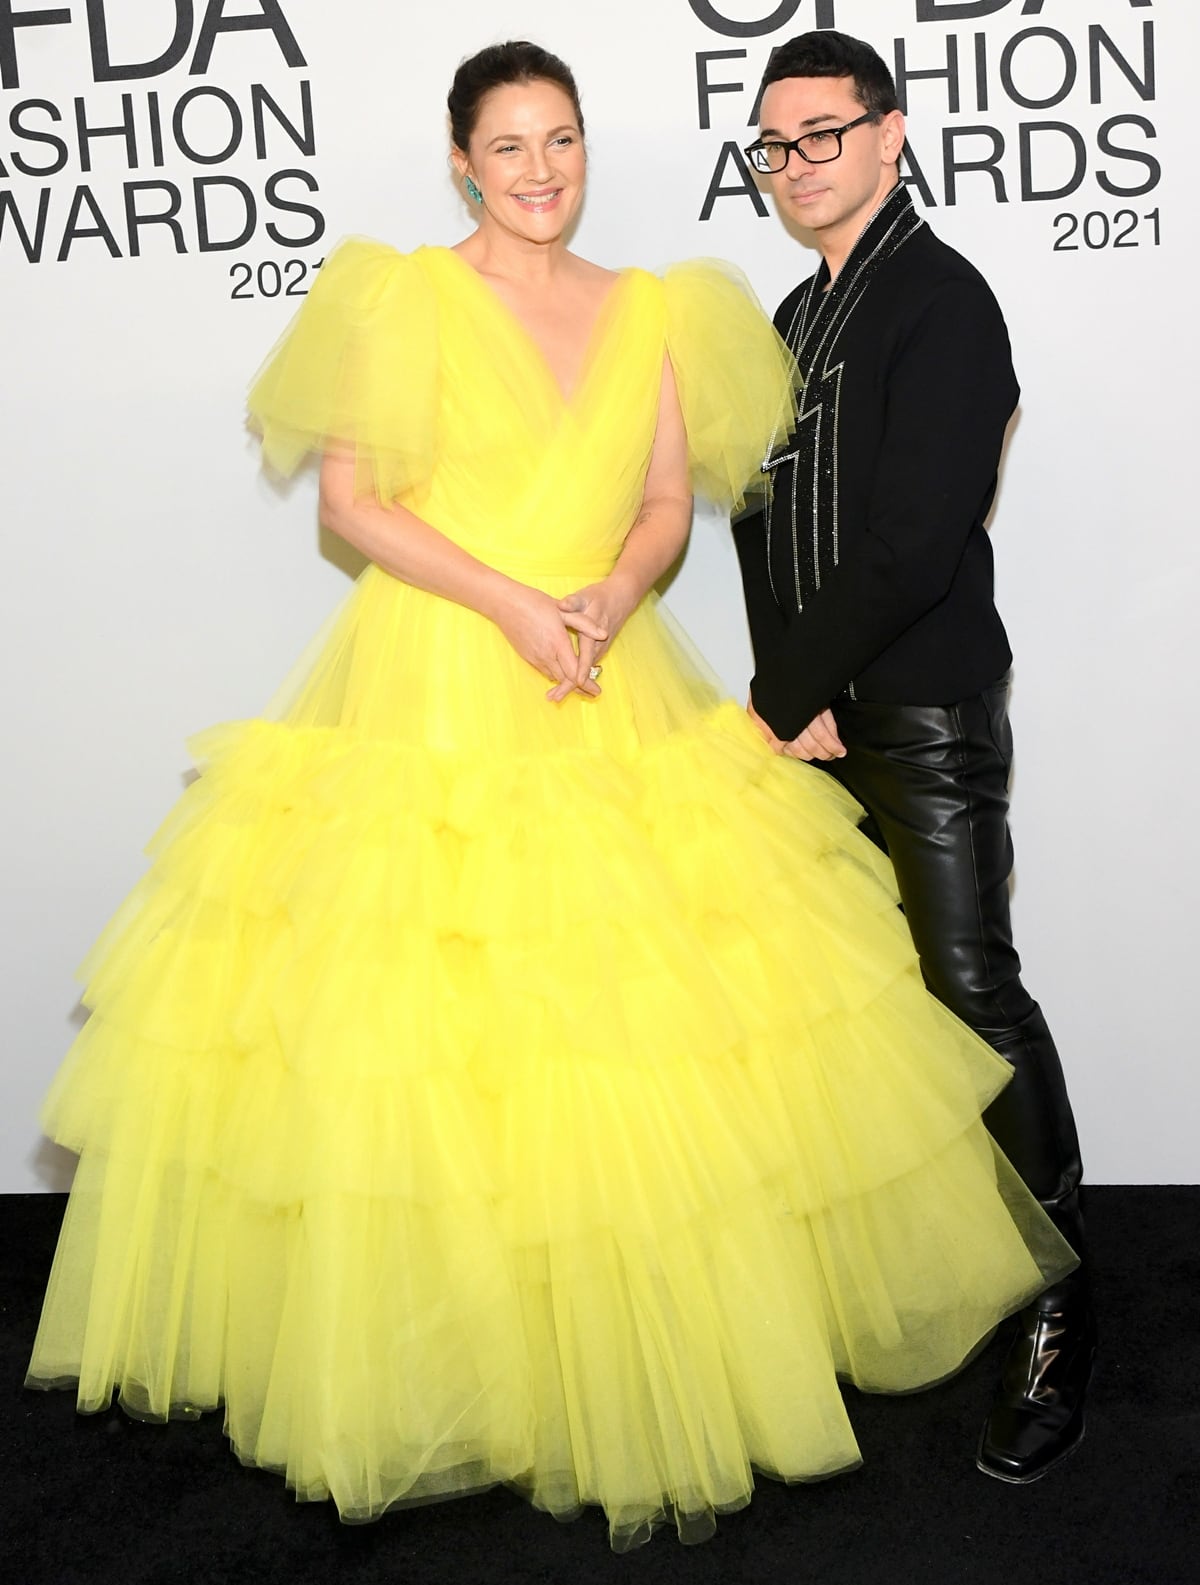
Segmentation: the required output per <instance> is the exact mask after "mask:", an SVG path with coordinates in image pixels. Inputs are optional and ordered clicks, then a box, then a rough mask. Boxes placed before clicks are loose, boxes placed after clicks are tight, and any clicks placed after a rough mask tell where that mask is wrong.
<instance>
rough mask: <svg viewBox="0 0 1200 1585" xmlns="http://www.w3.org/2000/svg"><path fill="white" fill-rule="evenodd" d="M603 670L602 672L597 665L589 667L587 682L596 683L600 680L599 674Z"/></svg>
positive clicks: (601, 668) (601, 667) (602, 668)
mask: <svg viewBox="0 0 1200 1585" xmlns="http://www.w3.org/2000/svg"><path fill="white" fill-rule="evenodd" d="M603 670H604V667H603V666H601V665H599V664H597V665H595V666H589V667H588V678H589V680H590V681H591V682H598V681H599V678H600V673H601V672H602V671H603Z"/></svg>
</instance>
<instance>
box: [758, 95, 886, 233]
mask: <svg viewBox="0 0 1200 1585" xmlns="http://www.w3.org/2000/svg"><path fill="white" fill-rule="evenodd" d="M864 114H865V107H864V106H863V104H862V101H861V100H860V99H858V98H857V97H856V95H855V92H854V79H853V78H852V77H785V78H783V79H782V81H780V82H777V83H772V84H771V85H770V87H768V88H767V90H766V92H765V93H764V94H763V100H762V108H761V112H760V131H759V136H760V137H761V138H763V139H769V138H777V139H780V140H782V141H790V140H791V139H793V138H799V137H803V136H804V134H805V133H807V132H819V131H821V130H822V129H823V128H828V127H842V126H845V125H847V123H848V122H851V121H857V120H858V118H859V117H860V116H861V115H864ZM903 147H904V117H903V116H902V115H901V114H900V112H899V111H898V110H893V111H891V112H890V113H889V114H888V115H886V116H882V117H880V119H879V120H878V121H867V122H864V123H863V125H862V126H858V127H855V128H854V129H853V131H851V132H847V133H846V134H845V135H844V136H843V138H842V152H841V154H840V156H839V157H838V158H837V159H836V160H830V161H828V162H827V163H825V164H821V165H810V164H808V163H807V162H806V161H805V160H803V159H801V157H800V156H799V155H798V154H795V153H793V154H792V155H791V156H790V158H789V159H788V162H787V167H786V169H784V170H782V171H779V172H777V173H776V174H773V175H772V176H771V177H770V182H771V186H772V187H773V188H774V191H775V200H776V202H777V203H778V205H779V207H780V209H781V210H782V211H783V213H784V214H785V215H787V216H789V217H790V218H791V219H793V220H795V221H796V222H797V224H799V225H802V226H807V227H808V228H809V229H810V230H812V231H815V232H816V233H817V234H818V239H819V240H820V239H821V237H822V233H826V232H828V233H830V238H831V240H833V239H834V238H837V239H838V240H842V236H843V234H844V236H848V237H849V238H850V239H851V240H853V239H854V238H856V237H857V236H858V234H859V232H860V231H861V230H862V228H863V226H865V225H866V223H867V221H868V220H869V219H870V217H871V215H872V213H873V212H874V210H875V209H876V208H877V207H878V206H879V204H880V202H881V201H882V200H883V198H884V196H885V194H886V193H887V192H888V191H889V190H890V189H891V188H892V186H893V185H894V184H895V180H896V162H897V160H898V159H899V157H900V152H901V150H902V149H903ZM822 152H823V151H822Z"/></svg>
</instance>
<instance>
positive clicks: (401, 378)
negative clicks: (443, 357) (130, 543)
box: [248, 239, 438, 502]
mask: <svg viewBox="0 0 1200 1585" xmlns="http://www.w3.org/2000/svg"><path fill="white" fill-rule="evenodd" d="M437 365H438V358H437V311H436V303H435V300H434V292H433V288H432V286H431V284H430V282H429V279H428V277H427V275H426V274H425V272H424V270H423V269H422V268H421V266H420V264H419V263H418V262H417V261H416V259H415V258H414V256H413V255H411V254H403V253H398V252H397V251H396V250H395V249H394V248H390V247H387V246H385V245H384V244H382V243H379V242H371V241H366V240H362V239H353V240H351V241H347V242H344V243H342V244H341V245H340V246H339V247H338V248H337V249H336V250H335V251H334V252H333V253H332V254H330V256H329V258H328V259H327V260H326V262H325V264H324V265H323V266H322V268H321V270H320V272H319V273H318V275H317V278H316V281H315V283H314V285H313V288H312V290H311V292H310V293H309V295H308V297H307V299H306V301H305V303H304V306H303V307H302V308H301V310H300V312H299V313H298V314H297V315H296V317H295V319H294V320H293V321H292V323H291V325H290V326H289V327H288V329H287V330H286V331H285V333H284V335H283V337H282V338H281V340H280V341H279V342H278V344H277V345H276V346H275V348H274V349H273V350H272V352H271V354H270V356H269V357H268V359H267V361H266V363H265V364H264V366H263V368H262V369H261V370H260V371H259V373H258V375H257V376H256V378H255V380H254V383H253V386H252V387H251V391H250V396H249V403H248V405H249V410H250V417H251V422H252V425H253V427H255V428H256V429H257V430H258V431H259V433H260V434H261V436H262V448H263V456H264V458H265V460H266V461H267V462H268V464H269V465H270V466H271V467H273V468H275V469H276V470H278V471H279V472H280V473H284V474H290V473H292V472H294V471H295V469H296V468H297V467H298V466H299V464H300V463H301V462H302V461H303V459H304V457H305V456H306V455H307V454H308V453H309V452H313V451H317V452H320V451H325V450H327V449H329V448H330V447H334V446H342V447H348V448H350V449H352V450H353V452H354V454H355V458H356V462H357V466H358V479H359V487H360V488H361V489H362V490H363V491H364V493H365V492H368V491H369V492H373V493H374V494H375V495H376V496H377V497H378V499H379V500H381V501H384V502H388V501H392V500H394V499H395V498H396V497H398V496H400V495H403V494H405V493H407V492H409V491H411V490H413V489H415V488H417V487H419V486H420V484H421V483H422V482H423V481H424V480H425V479H427V478H428V476H429V473H430V472H431V470H432V467H433V458H434V451H435V439H436V425H437Z"/></svg>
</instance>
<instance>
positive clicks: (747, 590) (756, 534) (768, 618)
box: [733, 508, 787, 666]
mask: <svg viewBox="0 0 1200 1585" xmlns="http://www.w3.org/2000/svg"><path fill="white" fill-rule="evenodd" d="M733 543H734V545H735V546H736V547H737V556H738V564H739V566H740V567H741V570H742V593H743V594H744V596H745V599H746V618H747V621H748V622H749V624H750V643H751V645H752V646H753V649H754V664H755V665H756V666H762V665H765V664H766V663H767V661H768V659H769V657H770V656H771V655H772V654H773V653H774V651H775V649H776V647H777V646H778V644H779V643H780V641H781V640H782V638H783V635H784V633H785V632H786V631H787V626H786V623H785V622H784V619H783V612H782V611H781V610H780V609H779V604H778V602H777V601H776V599H775V594H774V591H773V590H772V588H771V574H770V569H769V568H768V566H767V525H766V521H765V519H764V516H763V512H762V510H761V508H760V509H759V510H757V511H748V512H746V513H744V514H743V515H742V516H741V517H738V518H735V520H734V524H733Z"/></svg>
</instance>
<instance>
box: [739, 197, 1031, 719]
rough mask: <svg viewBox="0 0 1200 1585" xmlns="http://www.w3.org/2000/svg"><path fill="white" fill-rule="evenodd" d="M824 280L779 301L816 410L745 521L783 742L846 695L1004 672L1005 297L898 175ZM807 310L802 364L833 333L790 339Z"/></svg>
mask: <svg viewBox="0 0 1200 1585" xmlns="http://www.w3.org/2000/svg"><path fill="white" fill-rule="evenodd" d="M897 238H900V239H901V240H900V241H899V242H897V241H896V239H897ZM887 239H891V240H887ZM828 279H829V274H828V270H827V268H826V266H825V265H824V264H822V266H821V269H820V270H819V271H818V273H817V275H816V276H814V277H813V278H812V279H811V280H810V281H807V282H805V283H804V284H803V285H802V286H799V287H797V288H796V290H795V291H794V292H792V293H790V294H789V296H788V297H786V298H785V299H784V301H783V303H782V304H781V305H780V308H779V312H778V313H777V314H776V316H775V323H776V326H777V328H778V329H779V332H780V334H781V335H783V336H784V337H785V339H788V340H789V343H790V344H791V345H792V347H793V351H797V352H798V357H799V361H800V363H801V368H802V370H803V372H804V374H805V375H806V377H807V378H808V381H809V383H808V386H807V388H806V392H805V397H804V401H805V404H806V405H808V406H810V407H811V408H813V409H814V410H815V409H816V408H818V407H819V408H820V409H821V411H820V412H819V413H818V414H817V418H818V419H819V423H818V422H816V421H814V419H813V417H812V415H811V414H810V416H809V418H808V419H805V417H804V409H803V408H802V418H801V421H800V423H799V424H798V426H797V430H796V432H795V433H794V434H793V435H792V436H791V437H790V438H789V440H788V441H787V442H786V443H784V444H782V445H780V446H777V447H776V448H775V449H774V451H773V453H772V457H773V458H776V459H782V460H779V461H777V462H776V463H775V465H774V466H766V465H765V467H764V471H768V472H770V473H771V474H772V476H773V496H772V499H771V501H770V503H769V505H768V507H767V508H766V512H765V514H764V513H759V514H756V515H754V516H752V517H749V518H746V519H745V520H744V521H743V522H742V523H740V524H739V525H738V527H737V529H736V530H735V533H736V537H737V542H738V552H739V557H740V559H741V563H742V571H743V579H744V582H745V588H746V598H747V607H748V611H749V617H750V629H751V638H752V641H753V644H754V655H755V664H756V668H757V669H756V672H755V676H754V681H753V683H752V685H751V696H752V698H753V701H754V705H755V708H756V709H757V710H758V712H759V713H760V714H761V715H762V716H763V718H764V719H765V720H766V721H767V722H768V723H769V724H770V726H771V727H772V728H773V729H774V731H775V732H776V733H777V734H778V735H779V736H780V737H782V738H784V739H785V740H786V739H791V738H793V737H795V736H796V735H797V734H798V733H799V732H800V731H802V730H803V728H804V727H805V726H807V724H808V722H809V721H810V720H812V718H813V717H814V716H815V715H817V714H818V713H819V712H820V711H821V710H822V709H824V708H825V707H826V706H827V705H830V704H832V703H833V701H834V700H835V699H836V698H838V697H839V695H841V696H844V695H845V694H846V693H847V692H849V694H850V696H852V697H854V698H857V699H863V700H885V701H892V702H898V703H908V704H948V703H952V702H953V701H955V700H957V699H962V698H966V697H967V696H968V695H970V694H973V693H978V692H979V691H981V690H982V689H983V688H985V687H987V686H988V685H989V684H990V683H992V682H995V681H996V680H997V678H999V677H1001V676H1002V675H1003V674H1004V672H1005V671H1006V669H1007V668H1008V666H1009V665H1010V663H1011V658H1012V657H1011V653H1010V651H1009V647H1008V640H1007V638H1006V636H1005V632H1004V627H1003V624H1002V623H1001V621H1000V617H999V615H998V613H997V611H996V607H995V604H994V601H993V571H992V551H991V545H990V543H989V540H988V535H987V531H986V530H985V528H984V519H985V517H986V515H987V512H988V510H989V508H990V506H991V503H992V498H993V496H994V494H995V489H996V473H997V467H998V464H999V459H1000V452H1001V448H1002V445H1003V442H1004V432H1005V427H1006V425H1007V423H1008V420H1009V418H1010V417H1011V415H1012V412H1013V409H1014V408H1015V406H1016V403H1017V398H1018V395H1019V388H1018V386H1017V381H1016V376H1015V375H1014V373H1013V368H1012V357H1011V351H1010V348H1009V341H1008V332H1007V330H1006V328H1005V324H1004V319H1003V317H1002V315H1001V313H1000V309H999V306H998V304H997V302H996V299H995V297H994V296H993V295H992V292H991V290H990V288H989V287H988V285H987V282H986V281H985V280H984V279H983V277H982V276H981V275H980V274H979V272H978V271H977V270H976V269H975V268H974V267H973V266H972V265H971V264H969V263H968V262H967V261H966V259H964V258H963V257H962V256H961V255H960V254H958V253H956V252H955V251H954V250H953V249H952V248H949V247H947V246H946V244H945V243H943V242H940V241H939V240H938V239H937V237H935V236H934V235H933V233H932V231H930V229H929V227H928V226H927V225H926V224H925V223H924V222H923V221H921V220H919V219H918V218H917V217H916V215H915V212H914V211H913V209H912V200H911V198H910V197H909V194H908V190H907V188H906V187H903V186H901V187H898V188H896V189H895V190H894V192H893V193H892V194H890V195H889V197H888V199H887V200H886V201H885V203H884V204H883V206H882V207H881V209H880V211H879V212H878V213H877V214H876V216H875V217H874V218H873V219H872V221H871V222H870V224H869V225H868V227H867V229H866V231H865V232H864V234H863V237H862V238H860V239H859V242H858V243H857V244H856V246H855V249H854V251H853V253H852V254H851V256H850V258H849V259H848V260H847V262H846V265H845V266H844V267H843V269H842V271H841V272H840V273H839V276H838V279H837V281H836V282H835V283H834V286H833V288H832V289H831V292H830V293H829V294H828V302H827V304H826V303H825V298H824V295H823V288H824V286H825V284H826V283H827V282H828ZM835 293H838V294H840V296H841V299H842V300H841V302H840V304H839V303H838V302H836V301H835V299H834V294H835ZM806 305H807V308H808V310H809V324H810V325H811V324H812V318H813V314H814V312H819V313H826V314H827V315H828V316H829V317H828V318H827V320H826V322H825V325H826V328H825V331H824V343H825V344H824V345H822V346H820V348H819V355H818V356H817V358H816V359H815V361H814V362H813V363H812V366H811V367H807V368H806V367H805V358H806V357H809V358H810V359H811V358H812V355H813V352H814V350H815V348H816V346H817V344H818V343H819V342H820V341H821V335H819V334H818V335H816V336H814V335H813V334H812V333H811V331H810V334H809V337H808V345H807V348H800V349H798V348H797V341H798V339H799V337H800V333H801V329H802V325H801V321H802V319H803V315H804V310H805V307H806ZM831 310H832V312H831ZM818 328H819V327H818ZM821 437H823V438H821ZM818 497H820V501H819V500H818Z"/></svg>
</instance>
